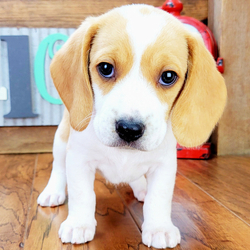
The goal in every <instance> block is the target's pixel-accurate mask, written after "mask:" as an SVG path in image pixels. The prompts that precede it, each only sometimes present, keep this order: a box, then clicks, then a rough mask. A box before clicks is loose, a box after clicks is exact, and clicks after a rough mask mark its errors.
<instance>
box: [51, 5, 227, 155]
mask: <svg viewBox="0 0 250 250" xmlns="http://www.w3.org/2000/svg"><path fill="white" fill-rule="evenodd" d="M51 75H52V78H53V81H54V84H55V86H56V88H57V90H58V92H59V94H60V96H61V98H62V100H63V102H64V104H65V106H66V108H67V109H68V111H69V113H70V122H71V126H72V128H73V129H75V130H78V131H82V130H84V129H85V128H86V127H87V126H88V124H89V122H90V120H91V119H93V124H94V129H95V133H96V135H97V137H98V138H99V140H100V141H101V142H102V143H104V144H105V145H108V146H117V147H122V146H125V147H126V146H129V147H132V148H136V149H139V150H152V149H154V148H156V147H157V146H158V145H159V144H160V143H161V142H162V140H163V138H164V136H165V134H166V131H167V129H168V127H167V124H172V130H173V132H174V135H175V137H176V139H177V141H178V142H179V143H180V144H181V145H183V146H187V147H190V146H191V147H193V146H198V145H200V144H202V143H203V142H204V141H206V139H207V138H208V137H209V135H210V133H211V131H212V129H213V128H214V126H215V124H216V123H217V122H218V120H219V118H220V116H221V114H222V112H223V109H224V106H225V102H226V88H225V83H224V80H223V78H222V76H221V75H220V73H219V72H218V71H217V69H216V66H215V62H214V60H213V58H212V56H211V55H210V53H209V52H208V51H207V49H206V48H205V46H204V44H203V42H202V40H201V38H199V37H195V36H194V35H193V34H191V33H189V32H188V31H187V30H186V29H185V28H184V27H183V25H182V24H181V23H180V22H179V21H178V20H177V19H175V18H174V17H173V16H171V15H170V14H168V13H166V12H164V11H162V10H158V9H156V8H153V7H149V6H146V5H131V6H124V7H121V8H117V9H114V10H112V11H110V12H108V13H106V14H104V15H102V16H100V17H95V18H89V19H87V20H86V21H85V22H83V24H82V25H81V26H80V28H79V29H78V30H77V31H76V32H75V33H74V34H73V35H72V36H71V37H70V38H69V40H68V41H67V43H66V44H65V45H64V46H63V47H62V48H61V49H60V51H59V52H58V53H57V54H56V56H55V58H54V59H53V61H52V64H51ZM92 114H93V115H92ZM168 121H171V122H168Z"/></svg>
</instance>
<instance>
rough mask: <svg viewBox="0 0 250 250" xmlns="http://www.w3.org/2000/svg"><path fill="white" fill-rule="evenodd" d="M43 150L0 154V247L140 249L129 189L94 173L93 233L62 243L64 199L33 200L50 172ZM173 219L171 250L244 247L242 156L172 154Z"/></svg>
mask: <svg viewBox="0 0 250 250" xmlns="http://www.w3.org/2000/svg"><path fill="white" fill-rule="evenodd" d="M51 164H52V156H51V154H39V155H36V154H30V155H28V154H26V155H0V166H1V167H0V249H6V250H12V249H13V250H17V249H27V250H36V249H44V250H57V249H64V250H71V249H90V250H93V249H98V250H102V249H104V250H113V249H114V250H116V249H117V250H123V249H130V250H132V249H138V250H142V249H148V248H147V247H146V246H144V245H143V244H142V242H141V224H142V221H143V215H142V205H143V204H142V203H139V202H137V201H136V200H135V198H134V196H133V194H132V191H131V189H130V188H129V187H127V186H126V187H119V188H118V189H115V188H114V187H113V186H112V185H108V184H106V182H105V180H104V179H102V178H101V177H100V176H97V178H96V181H95V191H96V196H97V209H96V219H97V231H96V235H95V238H94V240H93V241H92V242H90V243H88V244H85V245H80V246H76V245H71V244H62V243H61V242H60V240H59V238H58V235H57V232H58V229H59V226H60V223H61V222H62V221H63V220H65V218H66V216H67V209H68V208H67V204H66V205H63V206H60V207H56V208H41V207H38V206H37V203H36V199H37V196H38V194H39V193H40V192H41V191H42V190H43V188H44V187H45V185H46V183H47V180H48V178H49V175H50V170H51ZM172 218H173V222H174V224H175V225H176V226H178V227H179V229H180V231H181V237H182V240H181V244H180V245H179V246H177V247H176V248H175V249H187V250H198V249H201V250H203V249H204V250H206V249H226V250H227V249H232V250H238V249H244V250H245V249H250V157H248V158H247V157H219V158H214V159H212V160H209V161H198V160H196V161H195V160H179V161H178V174H177V179H176V187H175V193H174V200H173V212H172Z"/></svg>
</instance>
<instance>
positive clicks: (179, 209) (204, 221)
mask: <svg viewBox="0 0 250 250" xmlns="http://www.w3.org/2000/svg"><path fill="white" fill-rule="evenodd" d="M119 193H120V194H121V196H122V197H123V199H124V201H125V202H126V204H127V206H128V208H129V209H130V211H131V214H132V216H133V217H134V219H135V220H136V222H137V224H138V225H139V226H141V224H142V222H143V214H142V205H143V204H142V203H138V202H136V201H135V198H134V196H133V193H132V190H131V189H130V188H129V187H123V188H120V189H119ZM172 211H173V212H172V219H173V222H174V224H175V225H176V226H177V227H178V228H179V229H180V231H181V239H182V240H181V244H180V246H177V247H176V248H175V249H185V250H190V249H195V250H197V249H202V250H206V249H227V250H235V249H237V250H238V249H242V250H243V249H250V241H249V235H250V227H249V226H248V225H246V224H245V223H244V222H242V221H241V220H240V219H238V218H237V217H236V216H234V215H233V214H232V213H231V212H230V211H228V210H227V209H226V208H224V207H223V206H221V205H220V204H219V203H217V202H216V201H215V200H214V199H212V198H211V197H210V196H209V195H207V194H206V193H205V192H203V191H202V190H201V189H200V188H198V187H197V186H196V185H194V184H193V183H192V182H190V181H189V180H188V179H186V178H185V177H183V176H181V175H180V174H178V175H177V178H176V186H175V191H174V197H173V206H172Z"/></svg>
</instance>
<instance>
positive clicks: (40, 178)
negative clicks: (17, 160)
mask: <svg viewBox="0 0 250 250" xmlns="http://www.w3.org/2000/svg"><path fill="white" fill-rule="evenodd" d="M51 165H52V155H51V154H40V155H39V157H38V163H37V172H36V177H35V180H34V189H33V194H32V201H31V208H30V213H29V218H28V223H27V224H28V227H27V234H26V240H25V245H24V249H25V250H30V249H32V250H35V249H44V250H48V249H53V250H54V249H55V250H56V249H65V250H66V249H67V250H71V249H90V250H92V249H93V250H94V249H98V250H102V249H103V250H106V249H114V250H115V249H131V250H132V249H148V248H146V247H145V246H144V245H143V244H142V243H141V233H140V231H139V229H138V227H137V225H136V224H135V222H134V221H133V219H132V218H131V215H130V213H129V210H128V209H127V208H126V207H125V206H124V204H123V202H122V200H121V199H120V197H119V195H118V194H117V192H116V191H115V188H114V187H113V186H111V185H108V184H106V181H105V180H104V179H103V178H101V177H99V176H97V178H96V181H95V192H96V198H97V208H96V220H97V230H96V235H95V238H94V240H93V241H92V242H90V243H88V244H84V245H80V246H77V245H71V244H62V243H61V241H60V239H59V237H58V230H59V227H60V224H61V222H62V221H63V220H65V219H66V217H67V213H68V206H67V202H66V204H65V205H62V206H60V207H56V208H42V207H40V206H37V203H36V199H37V196H38V194H39V193H40V192H41V191H42V190H43V188H44V187H45V185H46V184H47V181H48V179H49V176H50V171H51Z"/></svg>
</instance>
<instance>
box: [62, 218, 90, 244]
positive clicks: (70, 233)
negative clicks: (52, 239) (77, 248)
mask: <svg viewBox="0 0 250 250" xmlns="http://www.w3.org/2000/svg"><path fill="white" fill-rule="evenodd" d="M58 234H59V237H60V238H61V240H62V242H63V243H72V244H82V243H85V242H88V241H91V240H93V238H94V235H95V223H94V224H93V225H79V223H77V222H75V223H74V222H73V221H70V220H68V219H67V220H66V221H64V222H63V223H62V224H61V227H60V229H59V232H58Z"/></svg>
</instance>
